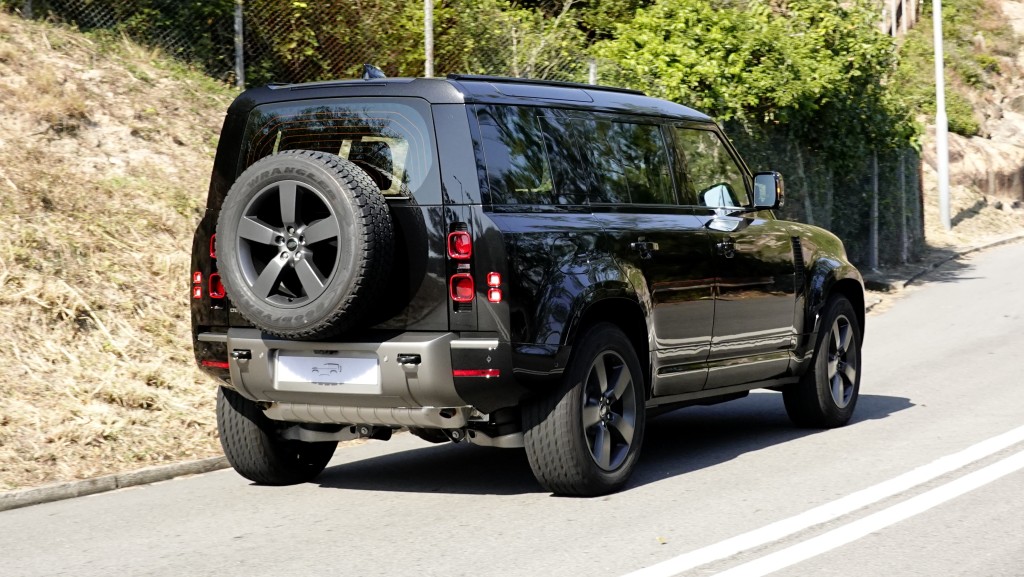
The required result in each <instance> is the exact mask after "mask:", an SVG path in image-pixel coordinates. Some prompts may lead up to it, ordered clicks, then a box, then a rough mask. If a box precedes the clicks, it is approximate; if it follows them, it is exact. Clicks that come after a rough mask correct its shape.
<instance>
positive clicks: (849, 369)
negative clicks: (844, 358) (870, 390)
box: [842, 363, 857, 387]
mask: <svg viewBox="0 0 1024 577" xmlns="http://www.w3.org/2000/svg"><path fill="white" fill-rule="evenodd" d="M842 374H843V378H845V379H846V384H847V385H848V386H850V387H852V386H853V384H854V383H856V382H857V367H855V366H853V363H846V366H844V367H843V373H842Z"/></svg>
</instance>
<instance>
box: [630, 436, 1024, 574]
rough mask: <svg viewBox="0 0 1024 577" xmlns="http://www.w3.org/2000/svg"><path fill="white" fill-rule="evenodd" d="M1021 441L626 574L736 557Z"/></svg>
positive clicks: (998, 443)
mask: <svg viewBox="0 0 1024 577" xmlns="http://www.w3.org/2000/svg"><path fill="white" fill-rule="evenodd" d="M1020 442H1024V426H1022V427H1017V428H1016V429H1013V430H1010V431H1007V432H1006V433H1003V434H1002V435H998V436H996V437H992V438H991V439H987V440H985V441H982V442H980V443H978V444H976V445H971V446H970V447H968V448H966V449H964V450H963V451H960V452H958V453H954V454H952V455H947V456H945V457H942V458H939V459H936V460H935V461H932V462H931V463H929V464H927V465H923V466H921V467H918V468H916V469H914V470H912V471H909V472H907V473H904V474H902V475H900V476H898V477H895V478H893V479H890V480H888V481H883V482H882V483H879V484H877V485H873V486H871V487H868V488H866V489H862V490H860V491H857V492H856V493H851V494H849V495H847V496H845V497H842V498H840V499H837V500H835V501H832V502H831V503H826V504H824V505H821V506H820V507H815V508H814V509H811V510H809V511H806V512H804V513H801V514H799V515H796V516H794V517H790V518H789V519H783V520H781V521H776V522H775V523H772V524H770V525H765V526H764V527H761V528H760V529H754V530H753V531H749V532H747V533H743V534H742V535H737V536H735V537H731V538H729V539H726V540H724V541H721V542H718V543H715V544H714V545H708V546H707V547H702V548H700V549H697V550H694V551H691V552H689V553H684V554H682V555H679V556H678V557H673V558H671V559H667V560H665V561H662V562H660V563H658V564H655V565H651V566H650V567H645V568H643V569H640V570H638V571H634V572H632V573H629V574H628V575H624V576H623V577H671V576H672V575H678V574H679V573H682V572H683V571H688V570H690V569H693V568H694V567H700V566H701V565H706V564H708V563H711V562H714V561H718V560H721V559H726V558H728V557H732V556H733V555H736V554H738V553H742V552H744V551H748V550H750V549H753V548H755V547H760V546H762V545H765V544H768V543H772V542H774V541H778V540H779V539H782V538H783V537H787V536H789V535H793V534H794V533H798V532H800V531H803V530H804V529H807V528H809V527H813V526H815V525H820V524H822V523H827V522H829V521H832V520H833V519H837V518H839V517H842V516H843V515H846V514H848V513H852V512H853V511H856V510H858V509H861V508H864V507H867V506H868V505H872V504H874V503H877V502H879V501H881V500H883V499H887V498H889V497H892V496H893V495H898V494H899V493H902V492H904V491H907V490H909V489H913V488H914V487H916V486H918V485H921V484H924V483H927V482H928V481H931V480H932V479H935V478H938V477H941V476H942V475H945V474H946V473H950V472H952V471H956V470H957V469H961V468H963V467H966V466H967V465H970V464H971V463H974V462H975V461H979V460H981V459H984V458H985V457H988V456H990V455H994V454H995V453H998V452H999V451H1002V450H1003V449H1005V448H1007V447H1011V446H1013V445H1016V444H1017V443H1020Z"/></svg>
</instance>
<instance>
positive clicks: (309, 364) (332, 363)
mask: <svg viewBox="0 0 1024 577" xmlns="http://www.w3.org/2000/svg"><path fill="white" fill-rule="evenodd" d="M276 369H277V370H276V371H275V372H274V388H275V389H277V390H281V391H298V392H316V393H332V392H333V393H344V394H362V395H379V394H380V393H381V388H380V368H379V367H378V366H377V357H376V356H375V355H373V356H365V357H358V356H346V357H323V356H306V355H285V354H279V355H278V356H277V366H276Z"/></svg>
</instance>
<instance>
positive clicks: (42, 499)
mask: <svg viewBox="0 0 1024 577" xmlns="http://www.w3.org/2000/svg"><path fill="white" fill-rule="evenodd" d="M228 466H229V465H228V460H227V459H226V458H225V457H212V458H210V459H200V460H198V461H186V462H183V463H174V464H171V465H160V466H157V467H147V468H145V469H139V470H138V471H131V472H129V473H117V474H114V475H106V476H104V477H95V478H93V479H84V480H81V481H70V482H67V483H57V484H54V485H46V486H45V487H36V488H33V489H20V490H15V491H7V492H5V493H0V511H7V510H8V509H18V508H20V507H28V506H30V505H39V504H40V503H49V502H51V501H60V500H61V499H73V498H75V497H84V496H86V495H93V494H96V493H103V492H106V491H113V490H114V489H123V488H125V487H134V486H136V485H148V484H149V483H156V482H157V481H166V480H168V479H173V478H175V477H181V476H184V475H198V474H200V473H209V472H210V471H217V470H219V469H226V468H227V467H228Z"/></svg>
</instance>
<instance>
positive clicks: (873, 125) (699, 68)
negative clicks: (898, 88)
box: [595, 0, 912, 161]
mask: <svg viewBox="0 0 1024 577" xmlns="http://www.w3.org/2000/svg"><path fill="white" fill-rule="evenodd" d="M876 19H877V12H876V11H875V10H874V9H873V7H872V6H871V5H870V3H869V2H867V1H865V0H855V1H850V2H841V1H839V0H790V1H767V0H750V1H740V0H712V1H710V2H708V1H702V0H660V1H658V2H656V3H655V4H653V5H651V6H649V7H647V8H641V9H639V10H638V11H637V12H636V16H635V18H634V19H633V20H631V21H630V22H627V23H622V24H620V25H619V26H618V27H617V29H616V36H615V38H612V39H609V40H605V41H601V42H599V43H598V44H597V45H596V46H595V52H596V53H597V54H598V55H599V56H600V57H602V58H604V59H607V60H610V61H612V62H614V63H615V64H616V68H615V71H614V74H613V75H612V76H611V77H610V78H608V77H606V78H605V80H607V81H610V83H612V84H621V85H627V86H632V87H636V88H640V89H642V90H645V91H646V92H648V93H650V94H653V95H656V96H660V97H662V98H667V99H670V100H674V101H677V102H681V103H685V104H688V105H691V106H693V107H695V108H699V109H701V110H703V111H705V112H708V113H709V114H711V115H713V116H715V117H716V118H718V119H720V120H723V121H734V122H736V123H738V124H740V125H742V126H743V127H745V128H747V129H749V130H758V129H768V130H774V129H777V128H778V127H781V128H784V129H785V130H786V131H787V132H788V133H789V134H790V135H791V136H792V137H794V138H797V139H798V140H800V141H801V142H803V143H804V144H806V145H808V146H810V147H811V148H813V149H818V150H821V151H823V152H824V153H826V154H828V155H829V156H831V157H832V158H833V159H834V160H837V161H838V160H841V159H844V158H849V157H852V156H855V155H863V154H864V150H865V148H867V149H871V148H873V147H879V146H881V147H889V146H893V145H896V144H897V143H899V142H903V143H905V142H906V141H907V139H908V138H909V137H910V136H911V134H912V125H911V123H910V121H909V118H908V116H907V114H906V112H905V109H904V107H903V106H902V104H901V102H900V101H899V98H898V96H897V95H896V94H895V93H894V90H893V87H892V86H891V85H890V84H888V79H889V76H890V73H891V71H892V69H893V66H894V62H895V60H894V55H895V51H894V45H893V43H892V40H891V39H890V38H889V37H888V36H886V35H884V34H882V33H881V32H879V31H878V27H877V25H876Z"/></svg>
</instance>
